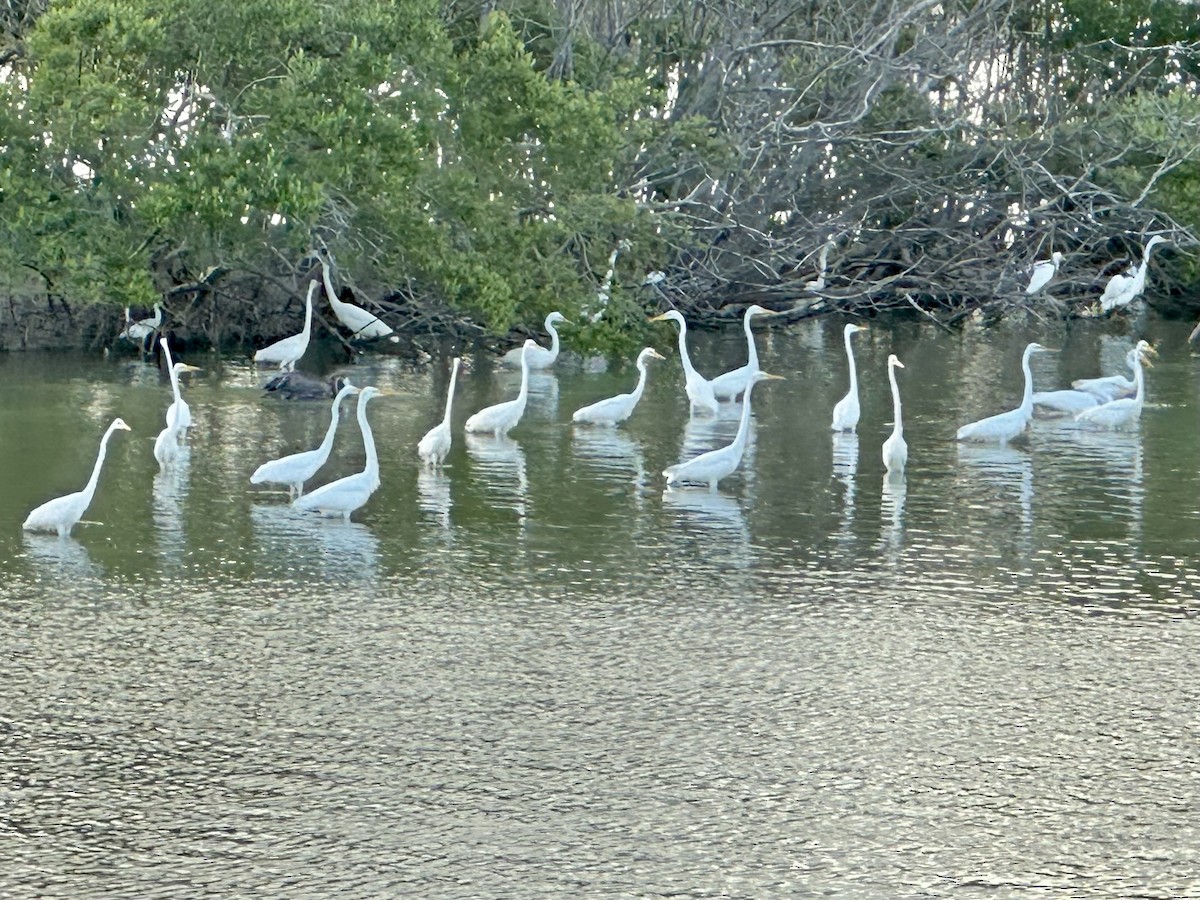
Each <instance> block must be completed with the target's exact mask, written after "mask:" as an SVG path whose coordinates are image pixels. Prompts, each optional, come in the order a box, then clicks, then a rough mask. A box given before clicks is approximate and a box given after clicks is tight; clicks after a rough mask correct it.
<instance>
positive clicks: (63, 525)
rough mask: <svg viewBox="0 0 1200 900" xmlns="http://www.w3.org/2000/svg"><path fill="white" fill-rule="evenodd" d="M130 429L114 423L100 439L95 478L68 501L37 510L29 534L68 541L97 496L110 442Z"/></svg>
mask: <svg viewBox="0 0 1200 900" xmlns="http://www.w3.org/2000/svg"><path fill="white" fill-rule="evenodd" d="M129 430H130V428H129V426H128V425H126V424H125V421H124V420H123V419H113V422H112V424H111V425H109V426H108V429H107V430H106V431H105V432H104V437H102V438H101V439H100V452H99V453H98V454H97V455H96V464H95V465H94V466H92V476H91V477H90V478H89V479H88V483H87V484H86V485H85V486H84V488H83V490H82V491H76V492H75V493H74V494H67V495H66V496H65V497H55V498H54V499H53V500H47V501H46V502H45V503H43V504H42V505H41V506H39V507H37V508H36V509H35V510H33V512H31V513H30V514H29V515H28V516H27V517H26V519H25V524H24V525H22V526H21V527H22V528H24V529H25V530H26V531H57V532H58V536H59V537H66V536H67V535H69V534H70V533H71V529H72V528H74V527H75V523H76V522H78V521H79V520H80V519H82V518H83V514H84V513H85V512H86V511H87V508H88V506H89V505H90V504H91V502H92V497H93V496H95V494H96V484H97V483H98V482H99V481H100V469H101V468H103V466H104V456H105V454H106V453H107V452H108V439H109V438H110V437H112V435H113V432H114V431H129Z"/></svg>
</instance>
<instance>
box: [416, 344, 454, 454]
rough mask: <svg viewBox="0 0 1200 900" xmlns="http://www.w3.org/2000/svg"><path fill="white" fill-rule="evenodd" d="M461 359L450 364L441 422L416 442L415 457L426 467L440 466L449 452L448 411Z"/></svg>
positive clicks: (451, 402) (452, 399)
mask: <svg viewBox="0 0 1200 900" xmlns="http://www.w3.org/2000/svg"><path fill="white" fill-rule="evenodd" d="M461 363H462V359H461V358H459V357H457V356H456V357H454V361H453V362H452V363H450V387H449V388H448V389H447V390H446V412H445V414H444V415H443V416H442V421H441V422H439V423H438V424H437V425H434V426H433V427H432V428H430V429H429V431H428V432H426V434H425V437H423V438H421V440H420V441H418V442H417V457H418V458H419V459H420V460H421V462H423V463H425V465H427V466H435V467H436V466H440V465H441V464H442V460H444V459H445V458H446V454H447V453H449V452H450V409H451V407H452V406H453V404H454V383H455V382H456V381H457V380H458V367H459V365H460V364H461Z"/></svg>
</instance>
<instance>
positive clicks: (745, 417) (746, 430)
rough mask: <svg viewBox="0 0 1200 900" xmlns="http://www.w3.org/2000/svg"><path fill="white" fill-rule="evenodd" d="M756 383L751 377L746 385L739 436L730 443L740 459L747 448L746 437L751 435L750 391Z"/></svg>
mask: <svg viewBox="0 0 1200 900" xmlns="http://www.w3.org/2000/svg"><path fill="white" fill-rule="evenodd" d="M755 384H757V382H756V381H754V380H753V379H751V380H750V382H749V383H748V384H747V385H746V393H745V394H744V395H743V396H742V419H741V421H740V422H738V430H737V436H736V437H735V438H734V439H733V443H732V444H731V445H730V447H732V448H733V452H734V454H735V455H736V456H737V458H738V459H741V458H742V453H744V452H745V450H746V439H747V438H748V437H749V436H750V392H751V391H752V390H754V385H755Z"/></svg>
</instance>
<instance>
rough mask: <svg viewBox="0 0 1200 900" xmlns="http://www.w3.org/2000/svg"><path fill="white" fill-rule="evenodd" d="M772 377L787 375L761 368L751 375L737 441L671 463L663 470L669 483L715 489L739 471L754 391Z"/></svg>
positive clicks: (744, 449)
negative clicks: (719, 482) (725, 478)
mask: <svg viewBox="0 0 1200 900" xmlns="http://www.w3.org/2000/svg"><path fill="white" fill-rule="evenodd" d="M769 379H770V380H777V381H782V380H783V377H782V376H780V375H771V374H769V373H767V372H763V371H761V370H760V371H758V372H755V373H754V375H753V376H751V378H750V383H749V384H748V385H746V396H745V397H743V398H742V418H741V421H740V422H739V423H738V430H737V436H736V437H734V439H733V443H732V444H730V445H729V446H727V447H721V448H719V449H717V450H709V451H708V452H707V453H701V454H700V455H699V456H697V457H695V458H694V459H689V460H688V461H687V462H685V463H680V464H679V465H677V466H668V467H667V468H666V469H664V470H663V476H664V477H665V478H666V479H667V485H668V486H670V485H676V484H707V485H708V489H709V490H710V491H715V490H716V489H717V482H718V481H720V480H721V479H722V478H724V477H725V476H727V475H731V474H733V473H734V472H735V471H737V467H738V466H739V465H741V463H742V454H744V453H745V452H746V441H747V439H748V438H749V435H750V393H751V391H752V390H753V389H754V385H756V384H758V383H759V382H760V381H767V380H769Z"/></svg>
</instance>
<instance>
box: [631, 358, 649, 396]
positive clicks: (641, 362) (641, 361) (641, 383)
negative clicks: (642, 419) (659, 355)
mask: <svg viewBox="0 0 1200 900" xmlns="http://www.w3.org/2000/svg"><path fill="white" fill-rule="evenodd" d="M637 369H638V380H637V386H636V387H634V389H633V402H634V403H637V402H638V401H639V400H641V399H642V391H644V390H646V357H644V356H641V355H640V354H639V355H638V358H637Z"/></svg>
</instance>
